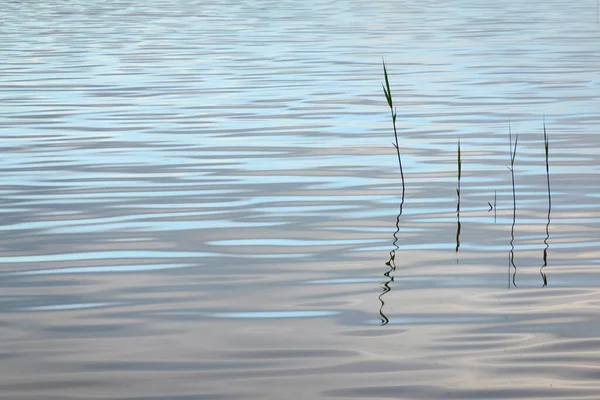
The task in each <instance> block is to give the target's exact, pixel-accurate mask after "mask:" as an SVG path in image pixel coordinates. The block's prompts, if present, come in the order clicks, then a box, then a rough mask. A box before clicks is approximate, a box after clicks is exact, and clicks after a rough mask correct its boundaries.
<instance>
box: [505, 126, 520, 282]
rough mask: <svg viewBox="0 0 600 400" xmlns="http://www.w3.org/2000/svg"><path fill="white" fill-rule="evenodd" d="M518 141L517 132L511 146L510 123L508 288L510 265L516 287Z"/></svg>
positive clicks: (510, 132) (510, 133) (509, 131)
mask: <svg viewBox="0 0 600 400" xmlns="http://www.w3.org/2000/svg"><path fill="white" fill-rule="evenodd" d="M518 142H519V134H517V136H516V137H515V144H514V147H513V142H512V131H511V128H510V124H509V125H508V144H509V148H510V167H508V166H507V168H508V169H509V171H510V176H511V182H512V192H513V219H512V226H511V228H510V250H509V252H508V289H510V285H511V279H510V271H511V267H512V270H513V274H512V285H513V286H514V287H517V282H516V280H517V267H516V266H515V245H514V242H515V224H516V222H517V195H516V192H515V157H516V156H517V143H518Z"/></svg>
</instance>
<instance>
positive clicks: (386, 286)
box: [378, 189, 404, 325]
mask: <svg viewBox="0 0 600 400" xmlns="http://www.w3.org/2000/svg"><path fill="white" fill-rule="evenodd" d="M403 208H404V189H403V190H402V200H401V202H400V211H399V212H398V215H397V216H396V231H395V232H394V235H393V236H394V241H393V242H392V246H394V249H393V250H391V251H390V259H389V260H388V261H387V262H386V263H385V265H387V266H388V267H390V268H389V269H388V270H387V271H386V272H384V273H383V276H384V277H385V278H386V280H385V281H384V282H383V283H382V287H381V293H380V294H379V296H378V299H379V302H380V303H381V306H380V307H379V317H380V320H381V325H387V324H388V323H389V322H390V320H389V318H388V317H387V316H386V315H385V313H384V312H383V308H384V307H385V301H384V300H383V297H384V296H385V295H386V293H388V292H390V291H391V290H392V287H391V283H392V282H394V275H393V274H392V272H394V271H395V270H396V251H397V250H398V249H399V248H400V247H399V246H398V233H399V232H400V217H401V216H402V209H403Z"/></svg>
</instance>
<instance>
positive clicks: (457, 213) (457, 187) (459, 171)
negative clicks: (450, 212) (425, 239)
mask: <svg viewBox="0 0 600 400" xmlns="http://www.w3.org/2000/svg"><path fill="white" fill-rule="evenodd" d="M457 164H458V182H457V186H456V196H457V200H456V223H457V224H456V248H455V249H454V252H455V253H458V249H459V248H460V177H461V175H462V161H461V159H460V139H458V156H457ZM457 262H458V260H457Z"/></svg>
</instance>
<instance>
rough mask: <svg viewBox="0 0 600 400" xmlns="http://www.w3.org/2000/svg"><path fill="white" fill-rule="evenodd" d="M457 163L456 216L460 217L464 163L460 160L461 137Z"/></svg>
mask: <svg viewBox="0 0 600 400" xmlns="http://www.w3.org/2000/svg"><path fill="white" fill-rule="evenodd" d="M457 164H458V185H457V187H456V196H457V201H456V217H457V218H460V176H461V172H462V163H461V160H460V139H458V160H457Z"/></svg>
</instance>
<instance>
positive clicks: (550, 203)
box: [540, 120, 552, 287]
mask: <svg viewBox="0 0 600 400" xmlns="http://www.w3.org/2000/svg"><path fill="white" fill-rule="evenodd" d="M544 151H545V153H546V182H547V183H548V220H547V222H546V237H545V238H544V244H545V245H546V247H545V248H544V252H543V254H542V261H543V262H544V264H543V265H542V267H541V268H540V274H541V275H542V281H543V286H542V287H546V286H548V278H547V277H546V274H545V273H544V268H546V266H547V265H548V248H549V247H550V245H548V239H550V230H549V229H550V212H551V211H552V195H551V192H550V163H549V161H548V159H549V151H548V134H547V133H546V121H545V120H544Z"/></svg>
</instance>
